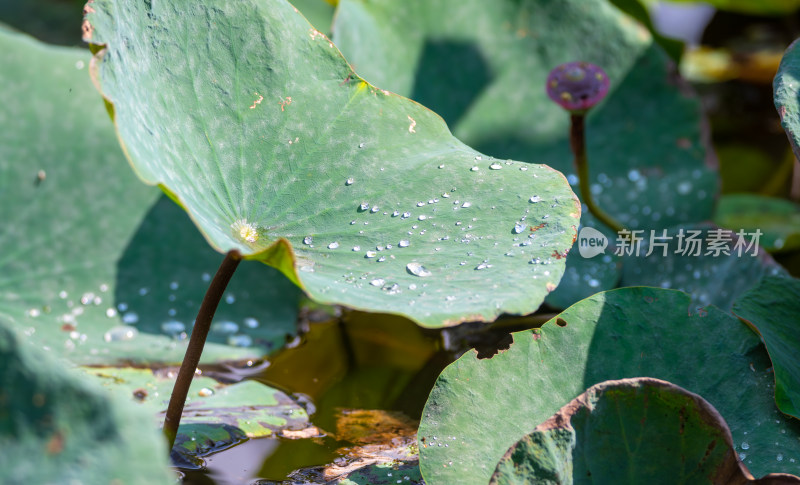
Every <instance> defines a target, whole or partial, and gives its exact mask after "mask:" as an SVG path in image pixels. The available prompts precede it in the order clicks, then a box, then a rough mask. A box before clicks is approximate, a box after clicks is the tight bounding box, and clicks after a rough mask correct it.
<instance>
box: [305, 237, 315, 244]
mask: <svg viewBox="0 0 800 485" xmlns="http://www.w3.org/2000/svg"><path fill="white" fill-rule="evenodd" d="M312 242H314V238H313V237H311V236H306V237H304V238H303V244H311V243H312Z"/></svg>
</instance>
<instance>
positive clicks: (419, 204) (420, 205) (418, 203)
mask: <svg viewBox="0 0 800 485" xmlns="http://www.w3.org/2000/svg"><path fill="white" fill-rule="evenodd" d="M423 205H425V202H417V207H422V206H423Z"/></svg>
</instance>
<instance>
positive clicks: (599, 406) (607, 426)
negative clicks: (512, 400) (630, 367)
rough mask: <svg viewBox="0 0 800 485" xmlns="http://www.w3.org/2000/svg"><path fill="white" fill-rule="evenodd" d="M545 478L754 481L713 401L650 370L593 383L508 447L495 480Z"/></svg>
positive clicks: (589, 481) (637, 481) (556, 480)
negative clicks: (654, 375) (650, 374)
mask: <svg viewBox="0 0 800 485" xmlns="http://www.w3.org/2000/svg"><path fill="white" fill-rule="evenodd" d="M776 478H777V477H776ZM780 478H782V479H784V481H781V482H779V483H800V478H797V477H793V479H789V477H780ZM544 482H546V483H552V484H573V483H574V484H592V483H620V484H623V483H629V484H640V483H651V484H660V483H663V484H665V485H666V484H692V485H695V484H698V485H699V484H706V483H707V484H712V483H754V481H753V476H752V475H751V474H750V472H749V471H748V470H747V468H746V467H745V466H744V465H742V464H741V462H740V461H739V460H738V458H737V454H736V451H735V447H734V444H733V440H732V438H731V433H730V430H729V429H728V426H727V424H726V423H725V420H724V419H723V417H722V416H720V415H719V413H718V412H717V411H716V410H715V409H714V407H713V406H711V405H710V404H709V403H708V402H707V401H706V400H705V399H703V398H702V397H701V396H698V395H697V394H694V393H691V392H689V391H687V390H685V389H683V388H681V387H678V386H676V385H674V384H670V383H669V382H667V381H662V380H659V379H653V378H650V377H639V378H634V379H623V380H618V381H604V382H602V383H600V384H596V385H594V386H592V387H590V388H589V389H587V390H586V392H584V393H583V394H581V395H580V396H578V397H576V398H575V399H574V400H572V401H570V402H569V404H567V405H565V406H564V407H563V408H561V409H560V410H559V411H558V413H556V414H554V415H553V416H552V417H550V418H548V419H547V420H546V421H545V422H543V423H541V424H539V425H538V426H537V427H536V429H535V430H534V431H533V432H532V433H530V434H528V435H525V437H523V438H522V439H521V440H519V441H518V442H517V443H516V444H514V445H513V446H512V447H511V448H509V450H508V451H507V452H506V454H505V455H503V458H501V459H500V462H499V463H498V464H497V468H496V470H495V472H494V474H493V475H492V479H491V481H490V482H489V483H490V484H492V485H500V484H509V485H511V484H525V483H544Z"/></svg>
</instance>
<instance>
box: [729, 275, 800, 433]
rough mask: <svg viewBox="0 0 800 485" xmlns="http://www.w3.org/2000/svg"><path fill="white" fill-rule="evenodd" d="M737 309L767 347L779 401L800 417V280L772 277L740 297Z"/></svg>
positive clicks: (783, 407) (784, 409) (776, 398)
mask: <svg viewBox="0 0 800 485" xmlns="http://www.w3.org/2000/svg"><path fill="white" fill-rule="evenodd" d="M733 312H734V313H735V314H736V315H737V316H738V317H739V318H741V319H742V320H744V321H745V322H746V323H747V324H748V325H750V326H751V327H752V328H753V329H754V330H755V331H756V332H758V334H759V335H761V338H762V339H764V345H765V346H766V347H767V352H769V356H770V359H772V366H773V369H774V371H775V403H776V404H777V405H778V408H780V410H781V411H783V412H784V413H786V414H790V415H792V416H794V417H795V418H798V419H800V362H798V360H797V355H798V347H800V328H799V327H800V280H797V279H795V278H782V277H775V276H773V277H768V278H764V279H763V280H761V281H760V282H759V284H758V286H756V287H755V288H753V289H751V290H750V291H748V292H747V293H745V294H744V295H742V296H741V297H739V298H738V299H737V300H736V302H735V303H734V305H733Z"/></svg>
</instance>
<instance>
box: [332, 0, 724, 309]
mask: <svg viewBox="0 0 800 485" xmlns="http://www.w3.org/2000/svg"><path fill="white" fill-rule="evenodd" d="M334 40H335V41H336V43H337V45H339V46H340V48H341V49H342V52H344V54H345V55H346V56H347V58H348V59H349V60H350V61H351V62H352V63H353V64H354V66H356V69H357V70H358V72H359V73H360V74H361V75H363V76H364V77H365V78H366V79H367V80H368V81H370V82H374V83H376V84H378V85H380V86H382V87H384V88H386V89H389V90H392V91H394V92H397V93H399V94H402V95H405V96H410V97H411V98H412V99H414V100H416V101H419V102H420V103H422V104H424V105H426V106H428V107H429V108H431V109H433V110H434V111H436V112H438V113H440V114H441V115H442V116H443V117H444V118H445V120H446V121H447V123H448V125H449V126H450V128H451V129H452V130H453V133H454V134H455V135H456V136H457V137H458V138H459V139H460V140H462V141H463V142H465V143H467V144H469V145H470V146H473V147H475V148H477V149H478V150H481V151H483V152H485V153H488V154H491V155H493V156H495V157H500V158H513V159H515V160H523V161H527V162H534V163H547V164H549V165H551V166H552V167H554V168H556V169H557V170H561V171H562V172H564V173H565V174H568V175H567V177H568V179H569V180H570V183H571V184H572V185H573V188H575V187H576V184H577V177H576V176H575V175H574V172H575V169H574V168H573V166H572V163H573V162H572V154H571V152H570V149H569V142H568V130H569V115H568V114H567V113H566V112H565V111H564V110H562V109H561V108H560V107H558V106H557V105H556V104H555V103H553V102H552V101H550V99H549V98H548V97H547V95H546V93H545V89H544V86H545V79H546V77H547V74H548V73H549V71H550V70H551V69H552V68H553V67H555V66H556V65H558V64H560V63H563V62H568V61H574V60H584V61H589V62H593V63H595V64H598V65H600V66H602V67H603V68H604V69H605V70H606V71H607V72H608V75H609V77H610V79H611V91H610V93H609V96H608V99H607V100H606V101H605V102H604V103H602V104H601V105H600V106H598V107H597V108H595V109H594V110H593V111H592V112H590V113H589V117H588V120H587V127H586V136H587V148H588V156H589V166H590V172H591V173H590V180H589V183H590V186H591V190H592V192H593V194H594V195H595V198H596V200H597V201H598V204H599V205H600V206H601V207H603V208H604V209H605V210H606V211H607V212H609V213H610V214H612V215H613V216H615V217H616V218H617V219H618V220H620V221H621V222H622V223H623V224H626V225H628V226H630V227H631V228H637V229H638V228H646V229H649V228H656V229H657V228H661V227H667V226H670V225H676V224H680V223H685V222H691V221H701V220H705V219H708V218H710V217H711V214H712V208H713V199H714V194H715V193H716V192H717V190H718V182H717V177H716V175H715V173H714V171H713V170H712V168H710V167H709V165H708V164H707V163H706V162H707V160H708V159H710V158H713V155H711V153H710V151H709V150H708V148H707V147H706V144H705V143H704V140H703V131H704V127H703V120H702V117H701V109H700V103H699V101H698V99H697V98H696V97H694V96H692V95H690V94H687V92H686V90H685V86H684V85H683V84H682V81H680V80H679V79H678V78H677V75H676V74H675V72H674V67H673V66H672V65H671V63H670V61H669V60H668V59H667V56H666V55H665V54H664V53H663V52H662V51H661V50H660V48H659V47H658V46H656V45H655V44H654V43H653V41H652V38H651V37H650V34H649V33H648V32H647V31H646V30H645V29H644V28H643V27H641V26H640V25H639V24H637V23H636V22H635V21H633V20H632V19H630V18H629V17H627V16H625V15H623V14H622V13H620V12H619V11H618V10H617V9H616V8H614V7H612V6H611V5H610V4H609V3H608V2H606V1H605V0H535V1H527V2H519V1H516V0H497V1H491V2H487V1H484V0H466V1H465V0H410V1H405V2H402V4H398V3H397V2H393V1H391V0H378V1H369V2H368V1H366V0H341V1H340V2H339V7H338V10H337V14H336V20H335V22H334ZM581 223H582V224H583V225H586V226H590V227H598V226H599V223H597V221H596V220H595V219H594V218H593V217H591V215H589V214H588V211H584V215H583V217H582V220H581ZM574 249H577V248H574ZM570 267H574V268H575V272H574V273H573V276H571V277H569V278H567V279H565V280H563V281H562V283H561V288H560V289H559V290H557V291H558V294H556V295H554V296H553V298H552V301H551V299H548V302H550V303H553V304H554V305H558V306H564V305H565V304H569V303H572V302H574V301H577V300H579V299H580V298H583V297H585V296H588V295H590V294H592V293H595V292H597V291H600V290H603V289H608V288H611V287H613V286H614V283H615V282H616V280H617V279H618V275H619V269H618V267H617V265H616V261H603V260H601V259H600V258H597V259H593V260H591V261H581V260H579V256H578V255H577V251H576V250H573V251H572V252H571V253H570V255H569V256H568V258H567V268H570ZM593 267H597V268H593ZM590 268H592V269H590ZM587 273H593V275H592V276H589V277H587V278H583V277H578V275H582V274H587Z"/></svg>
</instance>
